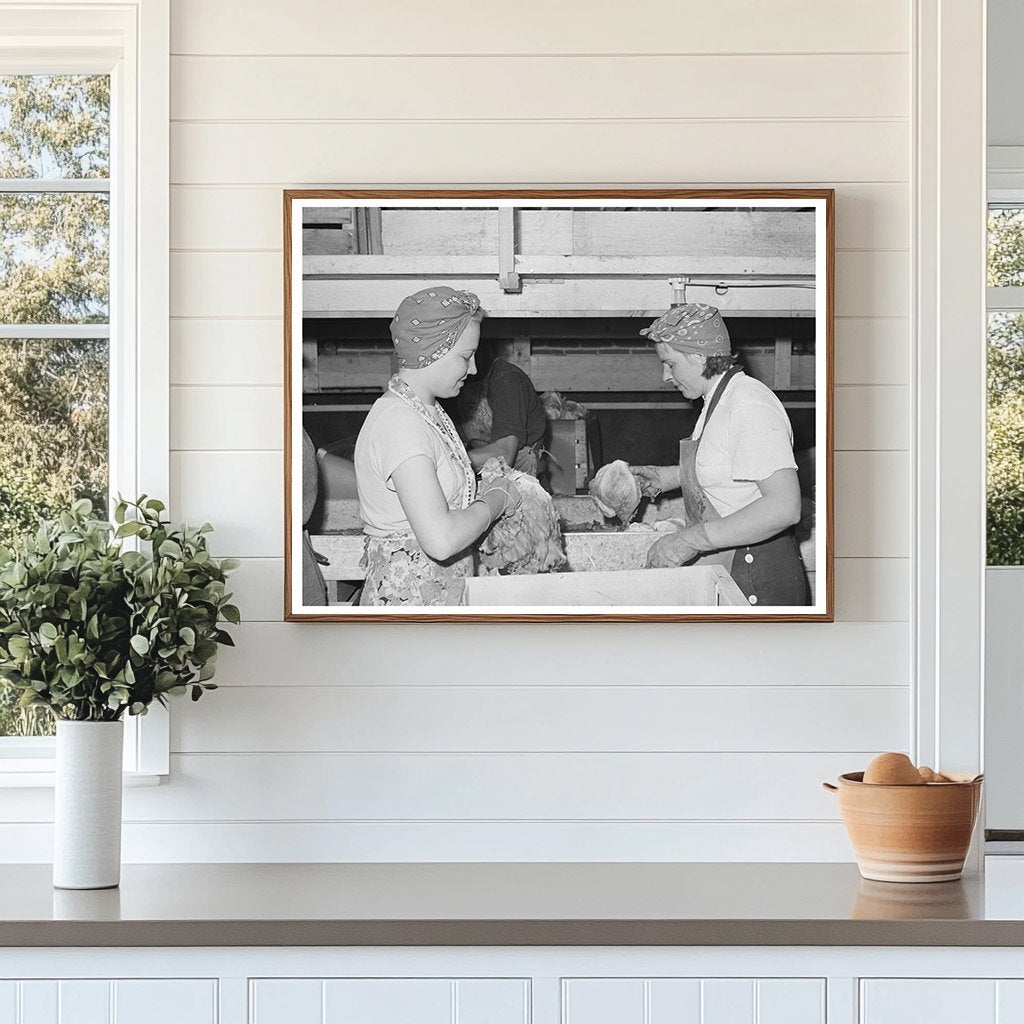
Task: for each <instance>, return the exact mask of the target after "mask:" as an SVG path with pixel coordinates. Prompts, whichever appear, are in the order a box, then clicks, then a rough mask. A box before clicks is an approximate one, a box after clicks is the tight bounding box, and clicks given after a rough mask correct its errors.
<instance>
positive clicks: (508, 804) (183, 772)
mask: <svg viewBox="0 0 1024 1024" xmlns="http://www.w3.org/2000/svg"><path fill="white" fill-rule="evenodd" d="M872 756H874V752H870V751H868V752H864V751H858V752H856V753H846V754H843V753H824V754H810V753H801V754H739V753H726V754H715V753H700V754H659V753H641V754H622V753H614V754H517V753H501V754H452V753H430V754H423V753H419V754H301V753H293V754H276V755H267V754H251V755H250V754H230V755H228V754H210V755H207V754H176V755H173V756H172V757H171V773H172V775H173V776H174V778H175V785H173V786H160V787H156V788H154V789H149V790H147V791H145V792H144V793H143V791H142V790H132V789H128V790H126V791H125V800H124V812H125V820H126V821H139V820H148V819H152V818H156V819H160V820H165V821H189V820H209V821H263V820H279V819H280V820H284V819H289V818H290V819H296V820H297V819H301V820H316V821H326V820H339V819H343V818H354V819H363V820H375V821H382V820H388V819H393V818H401V819H405V820H437V819H447V820H451V821H466V820H474V819H477V820H479V819H489V820H493V819H503V820H504V819H520V818H526V819H546V818H552V819H591V818H602V819H629V820H634V819H640V820H645V819H672V820H677V819H678V820H684V819H694V818H702V819H708V820H730V819H737V818H744V819H751V820H778V819H793V818H816V819H830V818H834V817H836V816H837V814H838V810H837V806H836V802H835V797H834V796H833V795H832V794H831V793H827V792H825V791H824V790H823V789H822V788H821V786H820V785H819V782H820V781H821V780H822V779H832V778H835V777H836V776H837V775H839V774H840V773H841V772H845V771H851V770H854V769H851V768H850V765H851V764H852V765H854V766H857V767H859V766H861V765H864V764H867V762H868V761H870V760H871V757H872Z"/></svg>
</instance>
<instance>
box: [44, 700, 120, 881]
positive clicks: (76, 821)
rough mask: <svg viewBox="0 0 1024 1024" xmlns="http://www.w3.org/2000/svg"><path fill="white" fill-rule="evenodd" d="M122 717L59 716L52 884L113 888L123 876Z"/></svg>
mask: <svg viewBox="0 0 1024 1024" xmlns="http://www.w3.org/2000/svg"><path fill="white" fill-rule="evenodd" d="M123 748H124V724H123V723H122V722H69V721H64V720H60V719H58V721H57V779H56V789H55V793H54V819H53V822H54V836H53V884H54V886H55V887H57V888H59V889H109V888H112V887H113V886H116V885H118V884H119V882H120V880H121V785H122V776H121V771H122V756H123Z"/></svg>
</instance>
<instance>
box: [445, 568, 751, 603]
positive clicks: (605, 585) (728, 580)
mask: <svg viewBox="0 0 1024 1024" xmlns="http://www.w3.org/2000/svg"><path fill="white" fill-rule="evenodd" d="M462 603H463V604H464V605H467V606H469V607H488V606H490V607H495V606H506V607H515V608H521V609H523V610H526V609H527V608H529V607H559V608H578V607H583V606H617V607H639V606H643V607H651V608H720V607H727V606H728V607H741V606H742V607H749V604H748V602H747V599H746V598H745V597H744V596H743V592H742V591H741V590H740V588H739V587H738V586H737V585H736V583H735V581H734V580H733V578H732V577H731V576H730V575H729V574H728V572H726V571H725V569H724V568H723V567H722V566H720V565H695V566H690V567H687V568H683V569H626V570H622V571H619V572H564V573H549V574H545V575H539V576H477V577H474V578H472V579H467V580H466V586H465V589H464V591H463V597H462Z"/></svg>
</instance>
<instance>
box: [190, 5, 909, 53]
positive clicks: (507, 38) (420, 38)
mask: <svg viewBox="0 0 1024 1024" xmlns="http://www.w3.org/2000/svg"><path fill="white" fill-rule="evenodd" d="M442 12H443V13H442ZM244 13H245V16H244V17H242V16H241V14H240V12H239V9H238V5H237V3H236V2H235V0H175V3H174V5H173V13H172V17H171V50H172V52H173V53H228V54H230V53H295V54H307V53H359V54H366V53H385V54H390V53H444V54H473V53H476V54H489V53H530V54H533V53H664V52H666V51H669V52H691V53H742V52H751V53H770V52H774V51H778V52H783V53H793V52H812V53H814V52H822V53H834V52H839V53H843V52H852V51H853V52H859V51H905V50H907V49H908V47H909V45H910V17H909V7H908V6H907V5H903V6H902V7H899V6H895V5H894V4H893V0H841V2H834V3H830V4H828V5H827V6H826V7H824V8H823V7H822V5H821V3H820V0H788V2H787V4H786V7H785V10H784V12H783V11H780V10H779V9H777V8H773V9H771V10H765V8H764V7H763V6H762V5H761V4H760V3H758V2H757V0H721V2H719V3H716V4H714V5H708V6H705V7H694V6H691V5H687V6H685V7H681V6H680V5H679V4H678V3H677V2H675V0H653V2H648V3H644V4H639V5H633V6H630V7H626V6H613V7H608V8H602V10H601V12H600V17H595V11H594V8H593V7H592V6H591V5H590V4H588V3H585V2H583V0H572V2H570V3H563V4H555V5H552V4H549V3H545V2H544V0H524V2H523V3H520V4H518V5H517V7H516V17H515V18H501V9H499V8H496V7H495V8H491V9H488V7H487V6H483V7H481V5H480V4H479V3H476V2H474V0H446V2H445V5H444V7H443V9H440V10H439V9H438V8H436V7H424V6H423V5H422V4H420V3H417V2H416V0H394V2H390V3H388V4H382V5H379V6H378V5H374V4H369V5H363V6H359V7H355V8H354V7H351V6H348V5H339V4H336V3H334V2H332V0H293V2H292V3H289V4H287V5H282V4H280V3H279V2H278V0H253V2H250V3H249V4H248V5H247V6H246V10H245V12H244Z"/></svg>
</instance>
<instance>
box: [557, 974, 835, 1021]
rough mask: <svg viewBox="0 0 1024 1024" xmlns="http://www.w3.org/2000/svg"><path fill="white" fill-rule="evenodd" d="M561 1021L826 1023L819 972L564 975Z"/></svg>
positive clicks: (822, 985) (823, 989)
mask: <svg viewBox="0 0 1024 1024" xmlns="http://www.w3.org/2000/svg"><path fill="white" fill-rule="evenodd" d="M562 1020H563V1021H564V1022H565V1024H825V982H824V980H823V979H821V978H566V979H564V980H563V982H562Z"/></svg>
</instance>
